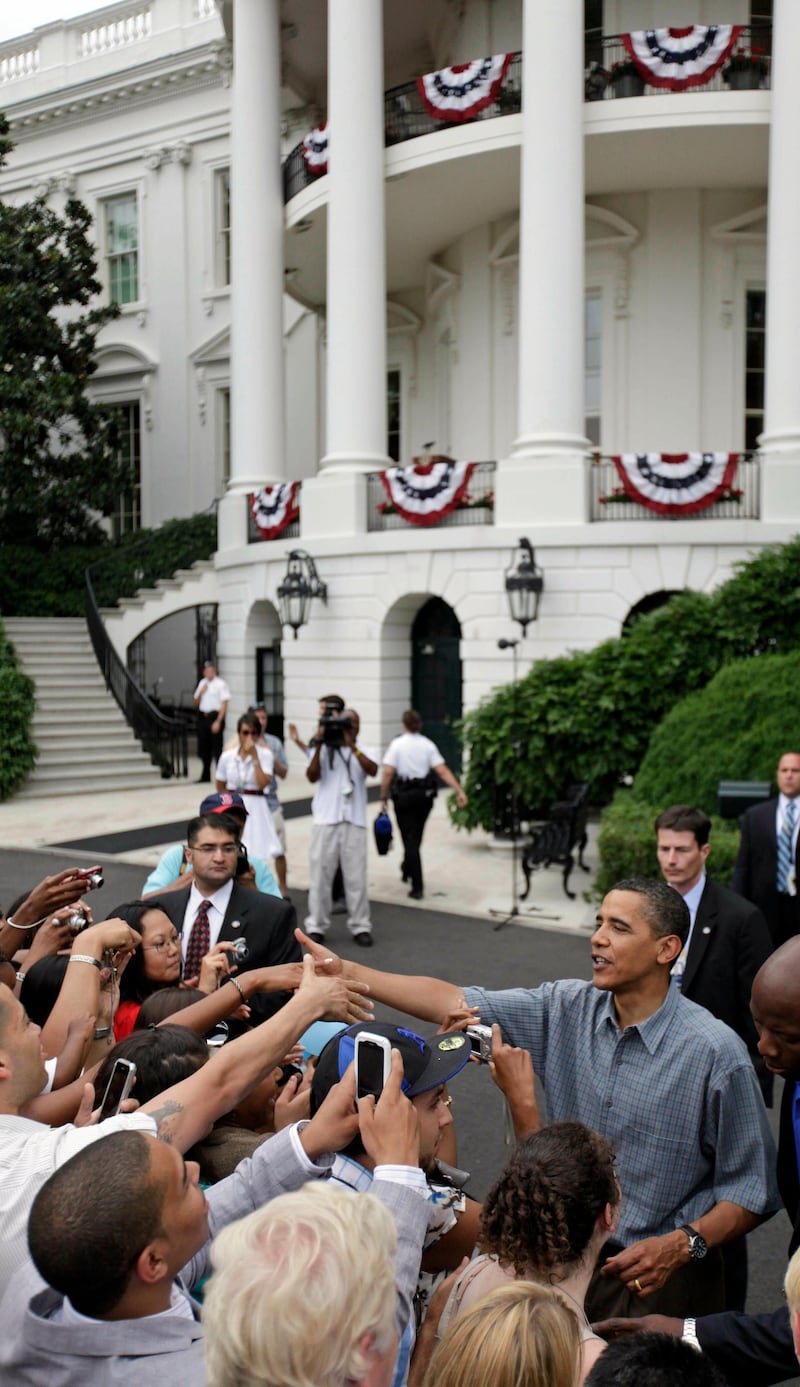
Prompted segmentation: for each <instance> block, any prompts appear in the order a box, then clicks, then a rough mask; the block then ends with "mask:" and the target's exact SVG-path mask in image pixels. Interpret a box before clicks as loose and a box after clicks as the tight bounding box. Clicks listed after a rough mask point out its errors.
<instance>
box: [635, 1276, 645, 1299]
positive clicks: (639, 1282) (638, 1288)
mask: <svg viewBox="0 0 800 1387" xmlns="http://www.w3.org/2000/svg"><path fill="white" fill-rule="evenodd" d="M633 1284H634V1286H635V1287H636V1289H637V1291H638V1292H639V1294H640V1295H641V1293H642V1290H643V1287H642V1283H641V1281H640V1280H639V1278H638V1276H636V1277H634V1281H633Z"/></svg>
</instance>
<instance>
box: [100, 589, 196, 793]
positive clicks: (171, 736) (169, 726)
mask: <svg viewBox="0 0 800 1387" xmlns="http://www.w3.org/2000/svg"><path fill="white" fill-rule="evenodd" d="M91 573H92V570H91V568H87V569H86V573H85V579H86V625H87V627H88V628H89V636H90V639H91V642H92V646H93V647H94V653H95V656H96V657H97V663H98V665H99V666H100V670H101V672H102V675H103V678H104V679H105V683H106V688H107V689H109V690H110V691H111V693H112V694H113V695H114V698H115V699H116V701H117V703H118V704H119V707H120V708H121V709H122V712H123V715H124V717H125V721H126V722H127V724H128V726H129V727H130V729H131V731H132V732H133V735H134V736H135V737H137V738H138V740H139V741H140V742H141V744H142V746H143V747H144V749H145V751H146V752H147V753H148V754H149V756H150V757H151V758H152V760H153V764H154V765H156V766H159V767H160V768H161V774H162V776H163V777H164V779H168V778H169V777H170V776H173V775H176V776H177V775H184V776H185V775H188V774H189V745H188V731H187V725H186V722H185V721H181V720H180V719H177V718H167V717H165V716H164V714H163V713H162V712H160V710H159V709H158V708H157V707H156V705H155V704H154V703H153V702H152V701H151V700H150V699H149V698H148V697H147V694H146V693H145V692H144V690H143V689H142V688H140V686H139V684H137V682H136V680H135V679H134V678H133V675H132V674H131V673H130V672H129V671H128V670H127V669H126V668H125V665H124V664H123V663H122V660H121V659H120V657H119V655H118V654H117V652H116V650H115V649H114V646H113V645H112V643H111V639H110V637H109V634H108V632H107V630H106V628H105V623H104V621H103V618H102V616H101V615H100V608H99V607H98V605H97V599H96V597H95V592H94V587H93V585H92V577H91Z"/></svg>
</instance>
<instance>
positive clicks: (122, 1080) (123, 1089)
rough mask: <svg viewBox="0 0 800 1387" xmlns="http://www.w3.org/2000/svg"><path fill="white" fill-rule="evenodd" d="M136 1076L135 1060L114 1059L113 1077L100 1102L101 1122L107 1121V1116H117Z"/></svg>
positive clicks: (99, 1119)
mask: <svg viewBox="0 0 800 1387" xmlns="http://www.w3.org/2000/svg"><path fill="white" fill-rule="evenodd" d="M135 1078H136V1065H135V1064H134V1063H133V1060H123V1059H119V1060H114V1068H113V1069H112V1070H111V1078H110V1079H109V1081H108V1083H107V1084H106V1091H105V1093H104V1094H103V1101H102V1103H101V1104H100V1117H99V1118H98V1121H99V1122H103V1121H105V1119H106V1118H107V1117H116V1115H117V1113H118V1112H119V1110H120V1108H121V1106H122V1104H123V1103H124V1101H125V1099H126V1098H127V1097H128V1096H129V1094H130V1091H131V1089H132V1088H133V1081H134V1079H135Z"/></svg>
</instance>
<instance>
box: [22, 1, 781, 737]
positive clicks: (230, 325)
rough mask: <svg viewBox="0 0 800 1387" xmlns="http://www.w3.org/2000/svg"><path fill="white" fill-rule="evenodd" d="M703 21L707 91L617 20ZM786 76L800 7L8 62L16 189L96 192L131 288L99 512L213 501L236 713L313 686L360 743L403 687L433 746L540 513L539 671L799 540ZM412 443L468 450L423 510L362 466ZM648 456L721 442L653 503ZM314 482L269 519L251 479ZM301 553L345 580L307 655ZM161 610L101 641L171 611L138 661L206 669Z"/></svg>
mask: <svg viewBox="0 0 800 1387" xmlns="http://www.w3.org/2000/svg"><path fill="white" fill-rule="evenodd" d="M701 21H702V24H701ZM728 26H736V27H735V29H734V30H730V29H729V27H728ZM701 28H702V29H703V30H704V31H708V32H707V34H706V38H705V39H704V42H705V43H706V47H707V45H708V43H710V42H712V41H713V42H715V43H717V44H718V46H719V52H722V51H723V47H724V45H725V44H726V43H727V48H726V49H725V54H726V56H725V57H724V60H722V59H721V60H720V62H719V63H718V64H717V66H716V67H715V68H713V71H712V65H711V63H710V59H702V60H698V71H699V69H701V68H702V64H703V61H706V63H707V71H706V73H705V74H702V73H701V74H700V78H699V80H698V81H697V83H696V84H690V85H687V86H685V88H684V89H678V90H675V89H673V87H670V86H669V85H667V86H659V85H658V81H657V77H658V68H657V66H656V65H655V64H656V58H653V60H652V61H653V64H654V66H653V68H652V72H653V77H654V80H653V81H649V80H645V79H644V78H642V77H641V75H639V76H638V78H637V74H636V72H633V73H632V74H631V73H630V69H631V68H633V67H635V66H636V65H635V63H632V62H631V61H630V56H629V46H630V41H631V38H633V39H635V38H636V36H637V35H638V36H639V37H640V38H641V36H642V35H643V34H644V33H645V32H646V31H648V30H650V31H653V32H654V33H656V34H658V33H661V31H663V34H665V35H667V38H666V39H665V40H664V43H665V44H666V47H667V48H669V44H670V43H671V42H673V41H674V43H675V44H677V45H679V44H680V43H681V41H685V42H689V41H690V39H692V41H694V39H698V41H699V38H702V37H703V36H702V35H700V33H699V31H700V29H701ZM712 30H713V33H711V31H712ZM687 35H688V36H689V37H688V38H687V37H686V36H687ZM622 36H627V46H626V39H625V38H623V37H622ZM670 36H671V37H670ZM682 36H683V39H682ZM642 42H644V40H642ZM699 47H700V48H703V44H700V45H699ZM643 51H644V50H643ZM652 51H653V52H655V49H652ZM704 51H705V50H704ZM709 51H710V50H709ZM487 55H498V57H500V56H502V58H503V62H502V64H501V66H502V81H501V82H500V84H499V85H498V86H497V87H496V89H494V94H493V95H492V97H491V99H489V100H488V101H487V102H486V103H485V104H484V105H483V107H482V109H480V110H478V111H476V112H475V113H474V116H473V118H471V119H461V118H459V117H456V118H444V119H443V118H442V117H441V113H440V114H437V113H436V112H433V113H432V112H431V111H430V110H429V109H428V108H427V107H426V105H425V102H424V101H423V100H422V99H421V97H420V89H419V86H418V83H417V79H418V78H419V77H421V76H422V75H424V74H433V73H439V74H441V73H442V72H443V71H444V70H445V69H450V68H455V69H456V78H455V79H453V80H455V81H456V83H457V80H458V73H459V71H463V70H464V69H463V66H462V65H465V64H469V63H471V62H473V60H476V59H484V58H486V56H487ZM662 60H663V61H664V62H665V61H666V59H664V58H663V54H662V59H661V60H659V61H662ZM649 61H650V59H649V58H648V57H647V55H646V53H645V58H644V59H641V60H640V64H639V66H640V68H641V65H642V62H645V64H646V62H649ZM615 63H621V64H622V66H621V67H615V66H614V64H615ZM798 66H800V6H798V4H797V3H796V0H774V3H770V0H749V3H748V0H704V3H703V4H702V5H701V4H700V3H699V0H697V3H695V0H458V3H456V0H404V3H403V4H402V5H400V4H392V3H391V0H384V3H380V0H328V4H327V5H325V4H323V3H321V0H225V3H224V4H223V5H221V6H220V8H219V9H218V8H217V6H216V5H215V4H214V3H212V0H138V3H133V4H131V3H121V4H116V5H112V6H109V7H108V8H106V9H104V10H102V11H99V12H97V13H95V14H93V15H90V16H87V17H86V18H85V19H84V20H83V21H81V20H73V21H68V22H64V23H59V24H54V25H49V26H47V27H46V28H44V29H40V30H36V31H35V32H34V33H33V34H31V35H26V36H23V37H22V38H20V39H19V40H17V41H14V42H13V43H6V44H4V45H0V104H2V107H3V109H5V111H6V114H7V115H8V117H9V119H10V121H11V133H12V137H13V138H14V140H15V141H16V148H15V150H14V152H13V154H12V156H11V159H10V161H9V166H8V168H7V170H6V171H5V172H4V174H3V176H2V180H0V192H2V195H3V196H5V197H6V198H8V199H11V200H17V199H23V198H26V197H29V196H30V195H31V193H32V192H33V191H45V192H46V193H47V195H48V197H49V198H51V199H52V201H53V204H54V205H57V204H58V202H59V200H60V199H63V197H64V196H65V195H67V194H68V193H73V192H74V193H75V194H76V195H77V196H78V197H80V198H81V199H82V200H83V201H85V202H86V203H87V204H88V206H89V207H90V208H91V209H92V211H93V212H94V215H95V227H96V234H97V243H98V252H99V257H100V265H101V270H102V275H103V279H104V283H105V285H106V288H107V292H108V293H109V294H110V295H111V296H112V297H113V298H115V299H116V300H117V302H119V303H120V306H121V310H122V311H121V315H120V317H119V318H118V319H117V320H116V321H115V322H112V323H110V324H109V325H107V326H106V327H105V328H104V329H103V332H102V335H101V345H100V351H99V366H98V372H97V375H96V377H95V378H94V383H93V389H94V391H95V392H96V394H97V396H98V398H102V399H104V400H107V401H109V402H113V403H115V404H117V405H119V407H120V409H121V410H123V411H124V417H125V420H126V425H127V435H126V437H127V443H126V446H128V447H129V448H130V450H131V454H132V456H134V458H135V460H136V462H137V466H138V471H139V477H140V483H139V486H138V489H137V491H136V493H135V494H132V495H130V496H127V497H125V498H121V504H120V512H119V515H118V516H117V518H116V523H117V525H118V527H119V528H125V527H130V526H135V525H137V524H144V525H153V524H158V523H159V522H160V521H163V520H165V519H167V518H170V517H172V516H180V515H189V514H192V513H194V512H196V511H198V510H202V509H204V508H206V507H208V506H210V505H212V504H213V503H214V501H215V500H217V501H218V502H219V541H218V543H219V547H218V551H217V554H216V556H215V560H214V569H213V573H211V574H209V573H206V574H204V576H203V583H202V590H203V602H204V603H205V604H207V605H213V604H214V603H216V605H217V654H218V661H219V664H220V666H221V668H222V669H223V671H224V673H225V676H226V678H227V680H228V682H229V684H230V686H231V689H232V692H233V704H234V708H235V709H236V710H238V709H240V708H243V707H245V706H246V705H247V703H248V702H250V701H251V700H252V699H253V698H254V697H255V696H256V694H263V695H266V697H267V698H268V699H272V700H273V702H280V701H281V700H282V703H283V706H285V708H286V710H287V712H288V713H289V715H290V716H291V717H292V718H294V719H296V720H298V721H300V722H301V723H302V722H306V723H309V724H310V722H311V720H312V718H313V715H314V710H315V707H316V700H317V697H318V696H319V695H320V694H322V693H324V692H326V691H328V690H329V689H330V690H336V691H341V692H342V693H343V694H344V695H345V696H346V698H347V701H348V702H349V703H351V704H353V705H354V706H355V707H357V708H358V709H359V711H360V713H361V717H362V724H363V726H364V735H365V738H366V740H367V741H369V742H371V743H373V744H376V745H384V744H385V743H386V741H387V740H388V739H389V737H390V736H391V735H393V734H394V732H395V730H396V726H397V722H398V718H399V714H400V712H401V711H402V709H403V708H405V707H407V706H409V705H410V704H412V703H413V704H414V705H416V706H419V707H420V708H421V711H422V713H423V717H424V718H425V720H426V723H427V725H428V729H429V730H431V733H432V735H439V736H441V737H442V738H443V739H445V740H446V739H447V735H448V731H447V729H448V728H449V726H450V724H451V723H452V722H453V721H454V720H455V719H456V718H457V717H458V716H459V715H460V713H461V712H462V710H465V709H467V708H469V707H471V706H474V705H475V703H476V702H477V701H478V700H479V699H480V698H481V697H482V696H483V695H485V694H486V693H487V692H488V691H489V690H490V689H491V688H492V687H493V686H495V685H497V684H499V683H502V682H504V681H506V680H507V679H508V677H509V675H510V665H509V656H508V654H507V652H505V651H501V650H499V649H498V644H497V642H498V639H500V638H505V639H512V638H516V637H517V636H518V635H519V628H518V627H516V626H515V625H514V623H513V621H512V620H511V617H510V614H509V610H508V603H507V597H506V592H505V589H504V572H505V570H506V569H507V568H508V566H509V564H510V562H511V560H512V556H513V554H514V551H515V550H516V547H517V543H518V541H519V539H520V537H521V536H524V537H525V538H527V539H528V540H529V541H530V543H531V544H532V545H533V548H534V550H535V555H536V561H537V563H538V564H539V565H540V567H541V569H542V570H543V574H544V591H543V594H542V598H541V604H540V607H539V614H538V619H537V620H536V621H535V622H534V623H532V624H531V625H530V626H528V628H527V634H526V637H525V639H524V641H522V642H521V644H520V647H519V655H520V668H521V670H524V669H525V668H527V666H528V664H529V663H530V662H531V661H533V660H535V659H537V658H540V657H542V656H553V655H558V654H561V653H563V652H564V651H566V650H568V649H574V648H578V647H586V646H590V645H593V644H595V643H596V642H597V641H599V640H601V639H604V638H606V637H609V636H613V635H617V634H618V633H619V632H620V630H621V629H622V626H623V624H624V622H625V621H626V619H627V618H628V617H629V615H630V614H631V612H632V611H633V610H634V609H646V608H647V607H648V606H650V605H655V604H657V603H658V602H659V601H660V600H662V597H663V594H665V593H669V592H674V591H676V590H680V589H683V588H697V589H702V590H709V589H711V588H713V587H714V586H715V585H716V584H718V583H719V582H720V581H722V580H723V579H724V578H726V577H727V576H728V575H729V574H730V572H731V571H732V568H733V566H734V565H735V564H736V563H737V561H739V560H741V559H743V558H745V557H747V556H748V555H749V554H751V553H753V552H754V551H755V550H756V549H757V548H758V547H760V546H761V545H763V544H767V543H772V542H777V541H783V540H786V539H788V538H790V537H791V536H792V535H793V534H794V533H795V532H796V531H797V528H798V523H800V373H798V369H797V362H798V361H800V275H798V274H797V269H796V257H797V246H798V244H800V167H799V165H800V153H798V148H799V146H798V141H797V138H796V132H797V130H798V129H800V84H798V83H797V81H796V77H795V73H796V71H797V69H798ZM469 71H470V72H471V71H472V69H469ZM741 72H744V73H745V77H740V76H738V75H737V74H739V73H741ZM626 73H628V75H632V76H633V77H634V78H637V80H636V81H634V82H633V84H630V83H629V84H627V85H626V83H625V82H624V81H623V78H624V77H625V76H626ZM476 82H477V79H476ZM743 88H744V89H743ZM477 89H478V90H480V88H479V87H477ZM631 90H632V91H633V92H634V93H637V94H630V95H629V94H628V92H629V91H631ZM326 122H327V129H326V134H327V136H328V138H329V160H328V167H327V171H321V172H315V171H314V170H313V168H312V167H310V165H309V162H308V158H307V156H304V154H303V149H302V141H303V137H304V136H305V135H307V134H308V133H309V132H310V131H312V130H315V129H316V130H320V129H321V127H323V126H325V123H326ZM320 141H322V142H324V136H323V135H320V136H318V137H317V143H318V144H319V143H320ZM425 452H429V453H432V454H434V455H440V456H443V457H446V458H452V459H455V460H457V461H463V462H473V463H477V464H479V465H478V466H477V467H476V468H475V470H474V471H473V472H472V475H471V479H470V482H469V487H468V489H467V491H466V493H465V495H464V498H463V499H462V503H461V504H460V506H458V507H457V508H456V509H455V510H454V511H453V512H452V513H451V514H450V515H449V516H448V517H447V518H446V519H444V520H442V521H440V522H439V523H437V524H433V525H427V526H420V525H415V524H412V523H409V522H408V521H407V520H406V519H404V518H403V515H402V514H398V513H396V510H395V509H393V508H392V507H388V508H387V506H386V504H385V503H386V493H385V491H384V488H383V484H382V482H381V478H380V474H382V473H384V472H385V471H386V469H388V468H391V467H394V466H399V467H401V468H407V467H410V466H411V465H412V463H413V461H414V459H415V458H417V457H420V456H421V455H423V453H425ZM645 454H652V455H656V460H655V461H654V463H653V465H654V467H655V469H656V471H657V472H658V470H659V468H661V469H662V471H669V467H670V466H671V465H672V466H674V464H672V463H671V461H670V459H671V458H672V457H673V456H674V455H685V454H699V455H704V459H703V463H702V467H704V468H706V470H707V469H708V467H709V466H710V462H709V459H710V458H711V455H715V457H716V458H719V457H720V456H722V455H734V454H738V455H739V457H738V461H736V463H735V466H736V470H735V473H730V474H729V473H726V476H728V478H729V480H728V481H727V482H726V483H725V484H724V485H723V486H721V488H720V490H719V499H717V500H716V501H715V502H714V503H713V504H712V505H709V506H708V507H707V508H706V509H703V510H699V511H691V510H683V511H682V512H679V513H677V514H665V513H663V512H655V511H652V510H649V509H647V508H646V506H645V505H642V504H638V503H637V502H636V501H635V500H631V499H630V495H629V494H622V493H623V487H622V486H621V484H620V475H621V474H620V472H619V469H618V468H617V467H616V464H615V463H614V462H613V461H612V456H616V455H631V456H635V455H645ZM659 455H660V456H661V457H662V458H663V459H664V460H663V466H662V463H661V462H659V461H658V458H659ZM692 465H693V464H692V463H691V462H690V463H687V464H686V466H687V467H691V466H692ZM731 465H733V463H732V464H731ZM698 466H700V464H698ZM701 470H702V468H701ZM670 475H671V474H670ZM731 477H735V480H733V481H731V480H730V478H731ZM295 481H299V482H300V483H301V487H300V490H299V519H298V520H297V521H296V522H295V523H294V524H293V525H292V526H291V527H290V529H288V530H284V532H283V533H282V535H281V536H280V537H278V538H274V539H269V540H265V539H263V538H262V537H261V536H260V534H259V532H258V529H257V527H256V525H255V524H254V522H253V519H252V515H251V503H250V498H251V496H252V494H253V493H256V492H258V491H259V490H260V489H262V488H271V487H275V486H277V485H280V484H283V483H288V482H295ZM677 494H678V493H677V492H676V495H677ZM297 548H300V549H302V550H304V551H306V552H307V553H309V554H310V555H311V556H312V557H313V560H314V563H315V565H316V569H317V571H318V574H319V576H320V578H321V580H322V581H323V582H324V583H325V585H326V588H327V601H326V603H323V602H322V601H321V600H319V599H317V600H314V601H312V604H311V609H310V619H309V620H308V623H307V624H306V625H304V626H303V627H302V629H301V630H300V631H299V634H298V637H297V639H292V638H291V633H290V632H289V630H288V629H285V630H284V631H283V632H282V631H281V626H280V622H279V617H278V610H277V602H276V593H277V588H278V585H279V583H280V582H281V579H282V578H283V576H284V574H285V571H286V565H287V556H288V554H289V552H290V551H292V550H294V549H297ZM193 592H194V593H195V594H196V584H194V585H193V584H191V583H189V584H187V587H186V592H185V597H182V596H181V593H180V591H177V592H173V593H172V594H171V595H170V597H169V602H168V604H167V605H168V606H169V608H170V610H172V611H179V610H182V608H181V603H182V602H183V603H184V608H183V609H185V610H187V611H188V610H189V609H193V608H194V606H195V605H196V603H197V597H196V595H195V596H193V595H192V594H193ZM164 610H165V605H164V602H163V600H162V601H161V608H160V609H159V611H157V612H156V611H155V609H151V608H149V607H148V604H147V603H144V604H142V605H141V606H140V607H139V608H137V609H135V610H131V609H128V610H126V612H125V613H124V615H123V617H121V618H120V619H119V620H118V622H117V625H116V630H117V634H116V635H115V636H114V639H115V640H116V641H117V642H118V644H119V646H120V647H121V648H122V651H123V653H124V652H125V650H127V649H128V648H129V647H130V646H131V645H132V644H133V643H135V642H136V641H137V640H138V639H139V638H140V637H141V635H142V633H143V631H144V630H145V629H146V628H148V627H149V626H152V630H151V632H150V635H149V636H148V638H147V645H146V650H147V661H146V682H147V683H148V684H152V683H153V682H154V681H155V679H156V678H157V677H158V676H159V675H160V673H161V672H162V671H161V669H160V667H159V668H156V665H157V664H159V662H163V666H164V670H168V669H169V660H170V654H169V652H170V650H172V651H173V652H174V650H175V649H178V648H179V649H180V650H181V651H182V652H183V653H182V657H181V658H182V660H183V661H184V663H185V662H186V660H188V659H189V658H190V653H191V641H189V642H188V643H187V642H186V640H185V631H184V637H182V638H181V640H175V639H172V638H168V637H167V636H166V634H165V633H166V632H167V629H168V628H167V627H166V624H165V626H164V628H163V629H162V631H161V634H160V635H159V631H158V628H157V627H155V626H153V625H152V623H153V622H154V621H156V620H159V619H160V618H161V616H162V615H163V611H164ZM192 619H193V618H192ZM109 629H110V630H112V633H113V631H114V629H115V627H114V623H113V622H111V623H110V624H109ZM282 637H283V638H282ZM139 648H140V650H141V646H140V647H139ZM193 675H194V669H191V670H185V669H184V670H183V671H182V673H181V674H180V675H176V674H174V672H172V671H170V674H169V677H170V678H172V679H173V680H174V679H179V680H180V681H182V684H183V686H188V685H189V684H190V683H191V681H192V677H193ZM176 692H177V690H176Z"/></svg>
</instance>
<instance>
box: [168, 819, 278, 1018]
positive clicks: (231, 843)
mask: <svg viewBox="0 0 800 1387" xmlns="http://www.w3.org/2000/svg"><path fill="white" fill-rule="evenodd" d="M187 842H188V846H187V858H188V859H189V865H190V866H191V868H192V878H191V882H190V884H189V885H187V886H186V887H184V889H183V890H181V891H171V892H169V893H167V894H165V895H163V896H155V897H151V898H150V900H149V901H148V904H150V905H157V906H158V907H159V909H161V910H163V911H164V913H165V915H167V916H168V917H169V919H170V920H171V921H172V923H173V924H174V926H175V928H176V930H177V931H178V934H179V935H180V936H181V955H182V959H183V967H184V973H185V974H186V975H187V976H188V975H190V974H191V969H192V967H193V962H194V959H195V957H196V956H197V955H198V954H201V952H202V953H207V952H208V950H209V949H210V948H213V946H214V945H215V944H216V943H219V942H220V941H222V942H227V941H231V942H232V941H233V940H234V939H244V940H245V942H246V945H247V948H248V956H247V962H246V966H247V968H269V967H275V966H276V965H278V964H282V963H299V962H300V959H301V951H300V946H299V944H298V943H297V941H296V940H295V938H294V934H293V931H294V927H295V925H296V916H295V911H294V906H293V905H291V904H290V902H289V901H284V900H281V899H279V898H277V897H275V896H265V895H262V894H261V892H259V891H252V890H250V889H248V887H246V886H240V885H239V883H238V882H237V881H236V864H237V861H238V853H239V824H238V823H237V821H236V819H234V818H232V817H231V816H230V815H228V814H202V815H199V816H198V817H197V818H196V819H192V820H191V822H190V824H189V826H188V832H187ZM290 995H291V994H290V993H289V992H271V993H257V994H256V995H255V996H254V997H252V998H251V999H250V1002H249V1005H250V1007H251V1020H252V1021H254V1022H255V1023H256V1024H258V1023H259V1022H261V1021H265V1020H266V1019H267V1017H268V1016H272V1015H273V1014H274V1013H275V1012H276V1011H277V1010H278V1009H279V1008H280V1007H282V1006H283V1005H284V1003H285V1002H287V1001H288V999H289V997H290Z"/></svg>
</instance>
